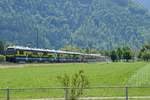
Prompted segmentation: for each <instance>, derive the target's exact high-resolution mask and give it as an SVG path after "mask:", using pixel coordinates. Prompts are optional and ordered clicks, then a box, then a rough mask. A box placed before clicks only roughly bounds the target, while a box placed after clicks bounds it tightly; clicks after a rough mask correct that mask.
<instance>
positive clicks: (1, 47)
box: [0, 41, 5, 51]
mask: <svg viewBox="0 0 150 100" xmlns="http://www.w3.org/2000/svg"><path fill="white" fill-rule="evenodd" d="M4 50H5V43H4V42H3V41H0V51H4Z"/></svg>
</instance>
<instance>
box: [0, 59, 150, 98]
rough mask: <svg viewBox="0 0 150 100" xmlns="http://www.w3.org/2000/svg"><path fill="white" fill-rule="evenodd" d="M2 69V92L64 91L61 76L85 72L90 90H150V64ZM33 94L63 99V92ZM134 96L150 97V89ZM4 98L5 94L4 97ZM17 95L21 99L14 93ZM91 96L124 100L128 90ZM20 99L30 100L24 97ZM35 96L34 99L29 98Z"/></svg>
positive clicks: (93, 92)
mask: <svg viewBox="0 0 150 100" xmlns="http://www.w3.org/2000/svg"><path fill="white" fill-rule="evenodd" d="M9 66H10V65H7V68H5V66H4V65H0V67H1V68H0V88H37V87H60V84H59V82H58V80H57V76H61V75H63V74H64V73H67V74H69V75H71V74H73V73H75V72H77V71H78V70H84V72H85V74H86V75H87V76H88V78H89V81H90V86H150V63H145V62H135V63H109V64H107V63H88V64H75V63H74V64H32V65H13V67H11V66H10V68H9ZM31 92H32V96H33V97H44V96H46V95H49V96H54V97H61V96H63V90H62V91H60V90H55V91H51V93H50V94H49V93H46V94H45V93H44V92H40V93H38V92H37V91H36V92H37V93H36V92H35V91H34V92H33V91H31ZM129 93H130V94H131V95H141V96H143V95H150V89H140V90H139V89H130V90H129ZM1 94H2V93H1ZM13 95H16V96H17V95H19V94H17V93H14V94H13ZM85 95H87V96H101V95H102V96H106V95H108V96H116V95H117V96H124V95H125V94H124V89H94V90H87V92H86V94H85ZM20 96H25V97H26V96H27V95H26V94H20ZM29 96H31V95H29Z"/></svg>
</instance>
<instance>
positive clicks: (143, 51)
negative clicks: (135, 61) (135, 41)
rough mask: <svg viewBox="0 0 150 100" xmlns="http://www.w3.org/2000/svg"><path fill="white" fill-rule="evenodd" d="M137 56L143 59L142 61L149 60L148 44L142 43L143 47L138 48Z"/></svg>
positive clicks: (149, 46) (149, 50)
mask: <svg viewBox="0 0 150 100" xmlns="http://www.w3.org/2000/svg"><path fill="white" fill-rule="evenodd" d="M138 57H139V58H141V59H143V60H144V61H149V60H150V45H144V46H143V48H142V49H141V50H140V52H139V55H138Z"/></svg>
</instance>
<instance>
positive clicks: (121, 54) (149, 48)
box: [0, 41, 150, 62]
mask: <svg viewBox="0 0 150 100" xmlns="http://www.w3.org/2000/svg"><path fill="white" fill-rule="evenodd" d="M8 46H9V45H8V43H6V42H3V41H0V54H1V55H2V52H3V51H5V50H6V48H7V47H8ZM60 50H64V51H72V52H81V53H87V54H90V53H93V54H102V55H103V56H108V57H109V58H111V60H112V61H113V62H120V61H125V62H129V61H134V60H143V61H150V44H147V45H144V46H143V47H142V48H141V49H140V50H139V51H135V50H133V49H131V48H130V47H122V48H117V49H114V50H97V49H91V48H79V47H75V46H72V45H68V46H64V47H63V48H61V49H60Z"/></svg>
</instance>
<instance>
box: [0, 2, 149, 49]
mask: <svg viewBox="0 0 150 100" xmlns="http://www.w3.org/2000/svg"><path fill="white" fill-rule="evenodd" d="M149 32H150V13H149V11H148V10H147V9H145V8H144V7H141V6H139V4H138V3H136V2H133V1H132V0H0V40H1V41H5V42H7V43H8V44H10V45H21V46H29V47H37V41H38V47H39V48H49V49H60V48H63V47H65V46H67V45H72V46H75V47H78V48H82V49H85V48H93V49H97V50H112V49H115V48H118V47H130V48H132V49H135V50H137V49H141V48H142V46H143V44H146V43H150V34H149Z"/></svg>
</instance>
